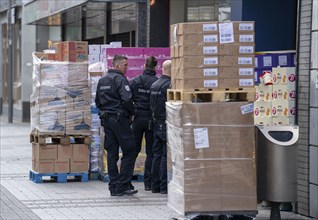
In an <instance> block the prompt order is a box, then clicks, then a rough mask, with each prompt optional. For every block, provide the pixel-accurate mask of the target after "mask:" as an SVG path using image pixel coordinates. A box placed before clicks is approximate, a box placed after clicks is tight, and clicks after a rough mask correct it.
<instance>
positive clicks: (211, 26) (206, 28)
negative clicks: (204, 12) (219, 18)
mask: <svg viewBox="0 0 318 220" xmlns="http://www.w3.org/2000/svg"><path fill="white" fill-rule="evenodd" d="M217 30H218V27H217V25H216V24H203V31H217Z"/></svg>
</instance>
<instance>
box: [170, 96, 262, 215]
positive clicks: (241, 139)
mask: <svg viewBox="0 0 318 220" xmlns="http://www.w3.org/2000/svg"><path fill="white" fill-rule="evenodd" d="M248 105H250V102H230V103H228V102H215V103H211V102H206V103H185V102H167V103H166V112H167V134H168V140H167V147H168V155H167V157H168V205H169V206H170V207H172V208H173V209H174V210H175V211H177V212H178V213H179V214H181V215H188V214H193V213H199V214H200V213H211V214H213V213H214V212H215V213H217V212H220V211H222V212H229V213H231V212H233V213H235V212H238V213H240V212H241V213H244V211H246V212H254V211H255V210H257V201H256V170H255V169H256V168H255V134H254V123H253V117H252V112H249V113H245V112H244V110H242V109H244V107H245V106H248ZM241 201H244V202H243V203H242V202H241Z"/></svg>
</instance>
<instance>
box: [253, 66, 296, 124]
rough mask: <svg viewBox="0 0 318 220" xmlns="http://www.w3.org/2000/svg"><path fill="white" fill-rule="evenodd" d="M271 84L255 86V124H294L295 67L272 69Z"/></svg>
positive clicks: (261, 83)
mask: <svg viewBox="0 0 318 220" xmlns="http://www.w3.org/2000/svg"><path fill="white" fill-rule="evenodd" d="M270 78H271V80H270V81H271V82H272V83H271V84H270V85H265V84H264V82H263V81H262V80H261V81H260V84H259V85H258V86H256V100H255V103H254V123H255V125H283V126H287V125H294V124H295V115H296V105H295V100H296V68H295V67H277V68H275V67H274V68H273V69H272V73H271V75H270Z"/></svg>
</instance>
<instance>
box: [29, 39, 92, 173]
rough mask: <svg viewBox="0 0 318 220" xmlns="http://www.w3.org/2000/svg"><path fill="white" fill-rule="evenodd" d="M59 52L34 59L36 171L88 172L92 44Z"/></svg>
mask: <svg viewBox="0 0 318 220" xmlns="http://www.w3.org/2000/svg"><path fill="white" fill-rule="evenodd" d="M55 46H56V48H58V49H57V50H56V53H54V54H53V53H52V54H44V53H34V54H33V92H32V95H31V135H30V137H31V142H32V144H33V148H32V150H33V151H32V153H33V171H35V172H39V173H74V172H88V159H89V158H88V156H89V154H88V144H89V142H90V135H91V131H90V129H91V113H90V100H91V95H90V87H89V84H88V64H87V62H86V61H87V42H61V43H55ZM61 60H63V61H61Z"/></svg>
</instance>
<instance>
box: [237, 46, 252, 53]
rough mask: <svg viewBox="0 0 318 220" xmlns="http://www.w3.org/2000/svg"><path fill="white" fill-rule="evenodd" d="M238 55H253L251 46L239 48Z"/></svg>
mask: <svg viewBox="0 0 318 220" xmlns="http://www.w3.org/2000/svg"><path fill="white" fill-rule="evenodd" d="M239 53H254V47H253V46H240V48H239Z"/></svg>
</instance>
